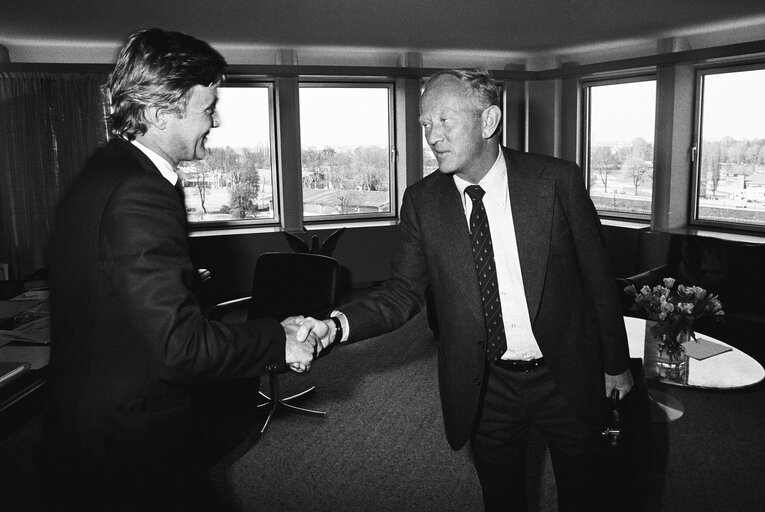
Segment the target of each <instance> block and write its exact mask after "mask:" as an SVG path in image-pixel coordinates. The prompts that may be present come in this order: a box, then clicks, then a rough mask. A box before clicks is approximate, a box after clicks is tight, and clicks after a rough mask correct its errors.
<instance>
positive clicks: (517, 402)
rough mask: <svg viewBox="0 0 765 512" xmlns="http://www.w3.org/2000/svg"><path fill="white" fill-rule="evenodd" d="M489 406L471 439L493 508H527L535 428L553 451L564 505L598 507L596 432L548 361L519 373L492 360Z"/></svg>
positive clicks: (486, 498) (486, 499)
mask: <svg viewBox="0 0 765 512" xmlns="http://www.w3.org/2000/svg"><path fill="white" fill-rule="evenodd" d="M487 364H488V365H489V370H488V372H489V377H488V382H487V384H486V390H485V396H484V401H483V407H482V410H481V413H480V418H479V420H478V424H477V425H476V430H475V433H474V435H473V437H472V439H471V446H472V450H473V457H474V463H475V467H476V472H477V473H478V479H479V480H480V482H481V488H482V492H483V500H484V507H485V510H486V511H487V512H489V511H491V512H499V511H503V512H509V511H520V512H524V511H526V510H527V509H528V500H527V491H526V451H527V445H528V433H529V428H530V427H532V426H533V427H536V428H538V429H539V430H540V432H541V433H542V435H543V437H544V439H545V441H546V442H547V446H548V448H549V451H550V458H551V459H552V465H553V471H554V473H555V481H556V486H557V491H558V510H559V511H560V512H566V511H581V510H594V509H596V508H597V507H596V503H595V500H596V495H597V487H596V483H597V482H596V478H595V474H596V473H595V459H594V441H595V438H596V436H595V435H594V434H595V433H594V432H592V430H591V429H590V428H588V427H587V424H586V423H585V422H584V421H583V420H582V419H581V418H580V417H579V416H577V415H576V413H575V412H574V409H573V408H572V407H571V405H570V404H569V403H568V402H567V401H566V399H565V397H564V396H563V394H562V393H561V392H560V390H559V389H558V387H557V386H556V384H555V382H554V381H553V378H552V375H551V374H550V370H549V368H548V367H547V366H542V367H539V368H538V369H537V370H536V371H534V372H528V373H524V372H517V371H512V370H507V369H504V368H500V367H499V366H497V365H495V364H491V363H487Z"/></svg>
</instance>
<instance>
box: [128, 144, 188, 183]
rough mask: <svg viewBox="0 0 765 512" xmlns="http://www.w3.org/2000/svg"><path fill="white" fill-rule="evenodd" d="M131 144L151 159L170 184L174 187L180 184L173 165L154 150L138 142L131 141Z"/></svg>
mask: <svg viewBox="0 0 765 512" xmlns="http://www.w3.org/2000/svg"><path fill="white" fill-rule="evenodd" d="M130 143H131V144H132V145H134V146H135V147H137V148H138V149H140V150H141V151H142V152H143V154H144V155H146V156H148V157H149V160H151V162H152V163H153V164H154V165H156V166H157V169H159V172H160V173H161V174H162V176H164V177H165V179H166V180H167V181H169V182H170V184H171V185H172V186H175V184H176V183H178V175H177V174H176V173H175V169H174V168H173V165H172V164H171V163H170V162H168V161H167V160H165V159H164V158H162V157H161V156H159V155H158V154H157V153H156V152H155V151H154V150H151V149H149V148H147V147H146V146H144V145H143V144H141V143H140V142H138V141H136V140H131V141H130Z"/></svg>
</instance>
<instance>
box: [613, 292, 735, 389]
mask: <svg viewBox="0 0 765 512" xmlns="http://www.w3.org/2000/svg"><path fill="white" fill-rule="evenodd" d="M624 291H625V292H627V293H628V294H630V295H632V297H633V298H634V302H633V304H632V309H633V311H638V312H642V313H644V314H645V315H646V317H647V318H648V320H653V321H654V322H655V323H654V324H653V325H652V326H651V328H650V332H651V334H652V335H653V336H654V337H655V338H656V340H657V348H658V351H659V356H665V357H666V359H667V360H668V364H669V366H670V367H672V368H673V369H674V368H675V367H676V366H677V365H681V364H682V363H684V358H685V349H684V348H683V343H685V342H686V341H688V340H690V339H692V340H694V341H696V334H695V333H694V331H693V324H694V322H695V321H696V320H697V319H699V318H701V317H703V316H707V315H708V316H713V317H714V318H716V319H718V320H719V319H720V318H721V317H722V316H723V315H724V314H725V313H724V312H723V309H722V303H721V302H720V299H719V298H718V297H717V295H714V294H711V293H707V291H706V290H705V289H704V288H701V287H700V286H686V285H683V284H681V285H678V286H677V287H675V279H673V278H671V277H665V278H664V279H663V283H662V284H659V285H656V286H654V287H653V288H651V287H650V286H648V285H645V286H643V287H642V288H641V289H640V290H637V289H636V288H635V285H630V286H628V287H626V288H625V289H624ZM683 366H684V365H683ZM680 370H681V371H684V368H680ZM659 373H660V376H666V375H662V371H661V369H660V372H659ZM669 377H670V378H673V376H672V375H669Z"/></svg>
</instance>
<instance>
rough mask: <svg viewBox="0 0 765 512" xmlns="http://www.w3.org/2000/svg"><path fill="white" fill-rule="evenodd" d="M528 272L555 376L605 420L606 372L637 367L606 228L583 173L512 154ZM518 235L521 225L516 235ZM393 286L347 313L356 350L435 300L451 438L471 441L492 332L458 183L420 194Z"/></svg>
mask: <svg viewBox="0 0 765 512" xmlns="http://www.w3.org/2000/svg"><path fill="white" fill-rule="evenodd" d="M503 151H504V154H505V160H506V162H507V168H508V185H509V189H510V202H511V208H512V213H513V222H514V224H515V233H516V238H517V241H518V252H519V256H520V263H521V272H522V276H523V283H524V289H525V292H526V301H527V303H528V307H529V315H530V318H531V321H532V329H533V331H534V335H535V337H536V339H537V341H538V343H539V345H540V348H541V350H542V353H543V354H544V357H545V360H547V361H548V365H549V368H550V370H551V372H552V375H553V378H554V379H555V381H556V383H557V384H558V386H559V388H560V389H561V390H562V391H563V393H564V394H565V395H566V396H567V397H568V399H569V401H570V402H571V403H572V404H573V405H574V406H575V407H576V409H577V411H578V412H579V413H580V415H581V416H582V417H583V418H585V419H588V420H590V421H591V423H592V426H593V428H595V426H596V423H597V422H598V421H600V418H601V416H600V407H601V406H602V405H601V404H602V402H603V400H602V397H603V396H604V393H605V384H604V377H603V372H604V371H605V372H608V373H609V374H619V373H621V372H623V371H625V370H627V368H628V363H629V351H628V345H627V337H626V333H625V330H624V323H623V320H622V313H621V309H620V306H619V299H618V296H617V292H616V286H615V282H614V279H613V277H612V273H611V271H610V263H609V260H608V256H607V254H606V251H605V249H604V246H603V242H602V239H601V236H600V223H599V220H598V217H597V215H596V212H595V209H594V207H593V205H592V202H591V201H590V199H589V196H588V195H587V192H586V190H585V187H584V184H583V180H582V173H581V171H580V169H579V167H578V166H577V165H576V164H574V163H571V162H565V161H563V160H558V159H555V158H551V157H547V156H542V155H532V154H527V153H521V152H518V151H513V150H509V149H504V148H503ZM508 228H509V226H508ZM400 234H401V239H402V247H401V250H400V252H399V253H398V254H397V256H396V257H395V259H394V262H393V275H392V278H391V279H390V280H389V281H388V282H386V283H385V285H384V286H383V287H382V288H381V290H380V292H379V293H377V294H376V295H375V296H374V297H372V298H370V299H369V300H364V301H360V302H357V303H353V304H350V305H347V306H343V307H342V308H340V309H341V311H342V312H343V313H344V314H345V315H346V316H347V317H348V321H349V324H350V338H349V341H355V340H359V339H364V338H368V337H370V336H374V335H377V334H379V333H381V332H384V331H389V330H392V329H395V328H397V327H398V326H400V325H401V324H403V323H404V322H405V321H406V320H407V319H408V318H410V317H411V316H412V315H413V314H414V312H416V310H417V309H418V307H419V304H421V303H422V296H423V292H424V290H425V288H426V287H427V286H430V287H431V289H432V292H433V302H434V306H435V316H436V319H437V322H438V330H439V346H438V369H439V386H440V396H441V404H442V407H443V415H444V424H445V428H446V436H447V439H448V440H449V443H450V444H451V446H452V447H453V448H454V449H459V448H460V447H462V446H463V445H464V444H465V442H466V441H467V440H468V438H469V436H470V434H471V431H472V429H473V426H474V424H475V420H476V417H477V415H478V412H479V411H478V407H479V398H480V394H481V389H482V386H483V385H484V381H485V380H486V378H487V373H486V365H485V349H484V347H485V341H486V329H485V325H484V321H483V306H482V303H481V297H480V291H479V285H478V277H477V275H476V272H475V263H474V260H473V254H472V251H471V249H470V238H469V233H468V228H467V221H466V220H465V214H464V210H463V207H462V202H461V199H460V197H459V192H458V191H457V188H456V186H455V184H454V181H453V178H452V176H450V175H445V174H442V173H440V172H435V173H433V174H431V175H430V176H428V177H426V178H424V179H423V180H421V181H419V182H418V183H416V184H414V185H412V186H411V187H409V188H408V189H407V191H406V193H405V194H404V202H403V205H402V208H401V225H400Z"/></svg>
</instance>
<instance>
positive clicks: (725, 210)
mask: <svg viewBox="0 0 765 512" xmlns="http://www.w3.org/2000/svg"><path fill="white" fill-rule="evenodd" d="M759 68H760V69H756V68H754V69H753V68H751V67H750V68H748V69H742V68H738V69H735V70H733V71H731V70H730V69H727V70H721V69H716V70H705V71H702V72H700V73H699V90H700V95H699V97H700V102H699V111H698V119H699V122H698V124H697V125H698V126H699V135H698V142H697V145H698V146H697V147H698V157H697V158H696V194H695V212H696V215H695V221H697V223H702V224H703V223H707V224H717V223H720V224H732V225H737V226H736V227H759V228H765V121H764V120H765V94H763V91H765V68H763V65H760V66H759Z"/></svg>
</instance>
